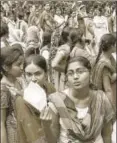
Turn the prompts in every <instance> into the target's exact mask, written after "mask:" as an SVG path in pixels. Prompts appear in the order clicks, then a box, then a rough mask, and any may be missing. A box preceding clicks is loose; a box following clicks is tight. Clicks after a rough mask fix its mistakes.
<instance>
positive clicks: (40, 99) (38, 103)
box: [24, 82, 47, 112]
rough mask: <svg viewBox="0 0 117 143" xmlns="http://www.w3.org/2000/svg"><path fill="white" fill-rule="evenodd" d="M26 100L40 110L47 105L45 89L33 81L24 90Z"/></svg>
mask: <svg viewBox="0 0 117 143" xmlns="http://www.w3.org/2000/svg"><path fill="white" fill-rule="evenodd" d="M24 100H25V101H26V102H28V103H29V104H30V105H32V106H33V107H34V108H36V109H37V110H39V111H40V112H41V111H42V110H43V108H44V107H45V106H46V105H47V100H46V93H45V91H44V89H43V88H42V87H40V86H39V85H38V84H36V83H33V82H31V83H30V84H29V85H28V87H27V88H26V89H25V90H24Z"/></svg>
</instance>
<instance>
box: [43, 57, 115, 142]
mask: <svg viewBox="0 0 117 143" xmlns="http://www.w3.org/2000/svg"><path fill="white" fill-rule="evenodd" d="M90 74H91V65H90V62H89V61H88V60H87V59H86V58H84V57H75V58H71V59H70V61H69V62H68V66H67V68H66V77H67V80H68V85H69V86H68V88H67V89H66V90H63V91H61V92H56V93H54V94H51V95H50V96H49V103H48V105H49V107H46V108H45V110H44V111H43V112H42V113H41V118H42V119H43V120H46V119H47V120H51V119H52V124H51V130H52V133H53V137H54V139H55V143H56V142H57V143H68V142H69V143H70V142H71V143H79V142H81V143H84V142H86V143H111V133H112V120H113V118H114V116H115V114H114V112H113V108H112V106H111V104H110V102H109V100H108V98H107V96H106V95H105V94H104V92H102V91H101V90H94V89H92V88H91V83H90ZM53 143H54V142H53Z"/></svg>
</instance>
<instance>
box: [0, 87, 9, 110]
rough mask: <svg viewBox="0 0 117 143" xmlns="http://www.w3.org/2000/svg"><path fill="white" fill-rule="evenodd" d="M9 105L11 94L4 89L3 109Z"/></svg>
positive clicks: (2, 95) (2, 93)
mask: <svg viewBox="0 0 117 143" xmlns="http://www.w3.org/2000/svg"><path fill="white" fill-rule="evenodd" d="M8 107H9V96H8V93H7V92H6V91H4V90H1V109H4V108H8Z"/></svg>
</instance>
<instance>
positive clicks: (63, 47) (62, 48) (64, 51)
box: [57, 45, 70, 55]
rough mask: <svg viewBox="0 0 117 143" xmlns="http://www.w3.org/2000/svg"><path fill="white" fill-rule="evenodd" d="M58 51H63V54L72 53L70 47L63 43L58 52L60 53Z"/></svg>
mask: <svg viewBox="0 0 117 143" xmlns="http://www.w3.org/2000/svg"><path fill="white" fill-rule="evenodd" d="M58 52H60V53H62V54H63V55H68V54H69V53H70V48H68V47H67V46H66V45H62V46H61V47H60V48H59V49H58V51H57V53H58Z"/></svg>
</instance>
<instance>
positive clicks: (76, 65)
mask: <svg viewBox="0 0 117 143" xmlns="http://www.w3.org/2000/svg"><path fill="white" fill-rule="evenodd" d="M80 68H85V67H84V66H83V64H82V63H81V62H79V61H75V62H72V63H70V64H69V65H68V69H67V70H76V69H80Z"/></svg>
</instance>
